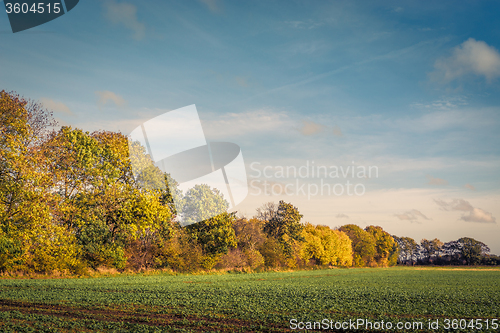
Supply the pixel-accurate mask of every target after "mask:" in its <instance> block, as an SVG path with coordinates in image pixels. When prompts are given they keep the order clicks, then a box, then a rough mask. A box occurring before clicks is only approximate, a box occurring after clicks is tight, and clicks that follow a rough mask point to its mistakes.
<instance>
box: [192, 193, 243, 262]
mask: <svg viewBox="0 0 500 333" xmlns="http://www.w3.org/2000/svg"><path fill="white" fill-rule="evenodd" d="M228 207H229V204H228V202H227V201H226V200H225V199H224V197H223V195H222V194H221V193H220V191H218V190H217V189H211V188H210V187H209V186H208V185H206V184H202V185H196V186H195V187H193V188H191V189H189V190H188V191H187V193H186V195H185V197H184V207H183V211H182V224H184V225H186V224H187V227H186V232H187V233H188V234H189V235H190V237H191V240H192V241H194V242H195V243H196V244H198V245H200V246H201V248H202V250H203V253H204V259H203V267H204V268H207V269H210V268H212V267H213V266H214V265H215V264H217V262H218V261H219V259H220V257H221V256H222V255H223V254H226V253H227V252H228V250H229V248H233V247H236V245H237V243H236V236H235V233H234V229H233V223H234V221H235V220H236V217H235V213H228V212H227V211H226V210H227V208H228Z"/></svg>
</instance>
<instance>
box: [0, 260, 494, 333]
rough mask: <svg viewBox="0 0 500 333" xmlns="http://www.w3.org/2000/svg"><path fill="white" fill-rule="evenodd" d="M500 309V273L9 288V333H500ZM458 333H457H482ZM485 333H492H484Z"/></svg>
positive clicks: (317, 273) (115, 280) (127, 280)
mask: <svg viewBox="0 0 500 333" xmlns="http://www.w3.org/2000/svg"><path fill="white" fill-rule="evenodd" d="M499 304H500V270H490V269H439V268H424V269H419V268H401V267H397V268H387V269H383V268H377V269H369V268H359V269H327V270H313V271H296V272H267V273H254V274H221V275H129V276H127V275H120V276H115V277H99V278H80V279H39V280H33V279H24V280H20V279H4V280H0V331H2V332H96V331H99V332H209V331H214V332H218V331H225V332H238V331H239V332H248V331H254V332H284V331H291V330H290V320H292V319H295V322H297V323H299V322H302V323H304V325H305V323H307V322H313V321H321V320H323V319H328V320H329V321H330V320H331V321H332V322H336V321H339V322H345V321H349V319H351V320H356V319H359V318H362V319H365V320H370V321H373V322H375V321H378V322H380V321H382V320H383V321H384V322H388V321H390V322H392V323H394V325H395V324H396V323H397V322H403V323H404V322H414V321H418V322H422V323H423V325H424V326H423V327H424V329H423V330H419V329H415V330H414V331H420V332H422V331H431V330H428V329H427V325H428V323H429V321H436V320H439V325H440V326H439V330H437V331H439V332H443V331H446V330H445V329H444V326H443V325H444V321H445V319H450V320H451V319H454V318H455V319H459V320H460V319H466V322H467V324H470V323H471V319H482V321H481V322H482V323H486V320H488V325H490V324H491V323H493V322H494V321H493V319H500V308H499V306H498V305H499ZM464 322H465V321H464ZM450 323H451V321H450ZM476 323H477V321H474V322H473V325H476ZM457 325H458V324H457ZM301 327H302V326H301ZM455 327H458V329H456V330H453V329H451V330H449V331H451V332H470V331H472V329H471V328H470V327H469V328H465V329H462V330H461V329H460V328H459V326H455ZM490 328H491V327H490ZM476 330H477V327H476ZM345 331H349V330H345ZM359 331H362V329H360V330H359ZM379 331H380V330H379ZM394 331H396V330H394ZM405 331H406V332H409V331H412V330H411V329H410V330H405ZM481 331H488V330H486V327H485V326H484V325H483V327H482V330H481ZM491 331H500V330H491Z"/></svg>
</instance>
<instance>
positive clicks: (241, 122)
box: [202, 109, 294, 139]
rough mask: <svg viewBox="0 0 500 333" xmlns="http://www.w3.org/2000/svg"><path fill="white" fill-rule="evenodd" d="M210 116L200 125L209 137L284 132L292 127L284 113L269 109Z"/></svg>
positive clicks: (218, 137) (292, 124)
mask: <svg viewBox="0 0 500 333" xmlns="http://www.w3.org/2000/svg"><path fill="white" fill-rule="evenodd" d="M210 118H211V120H202V125H203V130H204V131H205V134H206V135H207V137H210V138H211V139H222V138H227V137H232V136H243V135H247V134H262V133H276V132H286V131H290V130H292V129H293V128H294V123H293V122H292V121H291V120H290V119H289V117H288V116H287V114H286V113H284V112H277V111H274V110H271V109H259V110H254V111H248V112H242V113H227V114H223V115H212V117H210Z"/></svg>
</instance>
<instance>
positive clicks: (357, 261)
mask: <svg viewBox="0 0 500 333" xmlns="http://www.w3.org/2000/svg"><path fill="white" fill-rule="evenodd" d="M339 230H340V231H342V232H344V233H346V234H347V236H349V238H350V239H351V242H352V252H353V265H354V266H366V265H372V264H374V263H375V262H376V260H375V255H376V254H377V248H376V240H375V237H373V235H372V234H370V233H369V232H367V231H365V230H363V229H361V228H360V227H358V226H357V225H355V224H347V225H344V226H342V227H340V228H339Z"/></svg>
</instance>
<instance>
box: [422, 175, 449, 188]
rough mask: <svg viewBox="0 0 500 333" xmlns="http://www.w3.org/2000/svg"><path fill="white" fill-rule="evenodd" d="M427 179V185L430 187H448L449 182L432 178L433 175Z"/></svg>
mask: <svg viewBox="0 0 500 333" xmlns="http://www.w3.org/2000/svg"><path fill="white" fill-rule="evenodd" d="M426 177H427V179H428V180H429V181H428V182H427V184H429V185H437V186H442V185H448V181H447V180H444V179H441V178H435V177H432V176H431V175H427V176H426Z"/></svg>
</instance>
